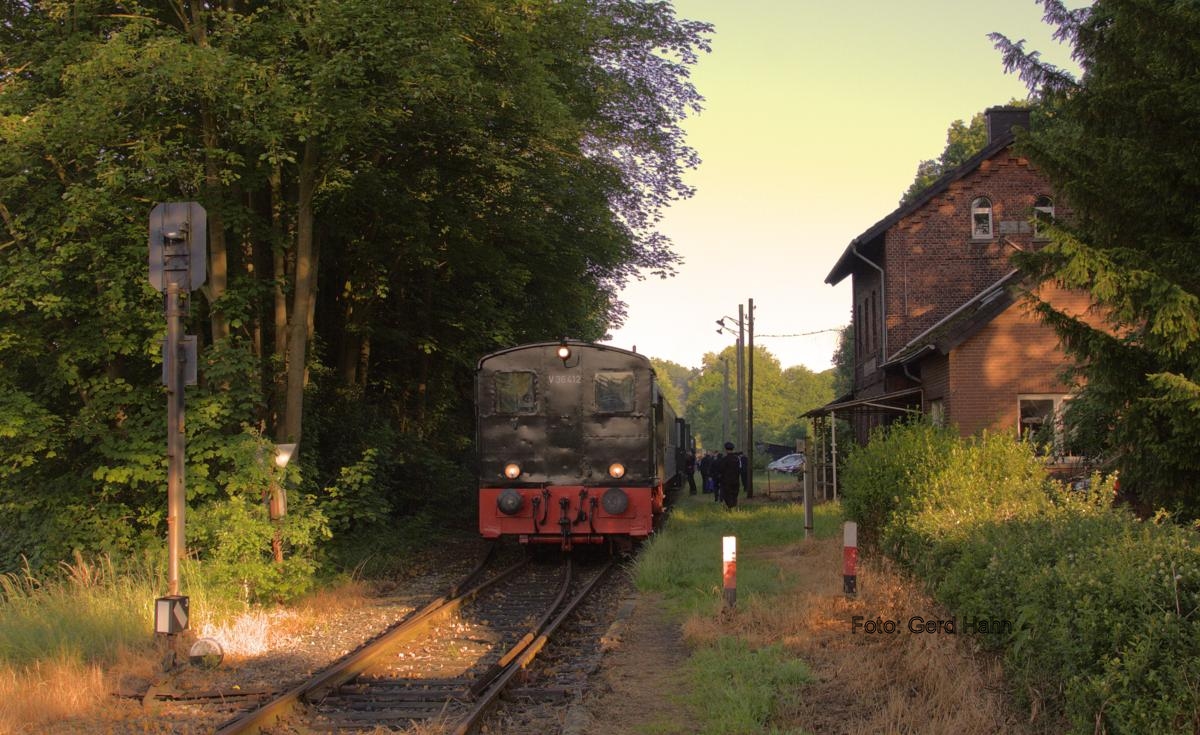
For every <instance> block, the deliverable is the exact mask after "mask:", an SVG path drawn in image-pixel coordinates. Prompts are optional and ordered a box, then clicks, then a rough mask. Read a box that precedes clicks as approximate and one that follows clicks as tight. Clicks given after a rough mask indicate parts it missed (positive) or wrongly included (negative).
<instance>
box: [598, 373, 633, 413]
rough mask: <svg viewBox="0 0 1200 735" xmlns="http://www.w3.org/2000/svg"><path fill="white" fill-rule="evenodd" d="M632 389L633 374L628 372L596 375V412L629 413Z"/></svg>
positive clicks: (631, 403)
mask: <svg viewBox="0 0 1200 735" xmlns="http://www.w3.org/2000/svg"><path fill="white" fill-rule="evenodd" d="M633 388H634V382H633V373H632V372H629V371H628V370H620V371H617V370H611V371H603V372H598V373H596V412H597V413H631V412H632V411H633V408H634V406H633V394H634V391H633Z"/></svg>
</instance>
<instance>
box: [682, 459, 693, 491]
mask: <svg viewBox="0 0 1200 735" xmlns="http://www.w3.org/2000/svg"><path fill="white" fill-rule="evenodd" d="M683 474H685V475H687V483H688V495H695V494H696V453H695V452H688V453H687V459H686V460H684V464H683Z"/></svg>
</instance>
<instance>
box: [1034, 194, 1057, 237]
mask: <svg viewBox="0 0 1200 735" xmlns="http://www.w3.org/2000/svg"><path fill="white" fill-rule="evenodd" d="M1053 219H1054V200H1053V199H1051V198H1050V197H1047V196H1040V197H1038V198H1037V201H1035V202H1034V203H1033V237H1034V239H1037V240H1045V239H1046V226H1047V225H1049V224H1050V222H1051V221H1052V220H1053Z"/></svg>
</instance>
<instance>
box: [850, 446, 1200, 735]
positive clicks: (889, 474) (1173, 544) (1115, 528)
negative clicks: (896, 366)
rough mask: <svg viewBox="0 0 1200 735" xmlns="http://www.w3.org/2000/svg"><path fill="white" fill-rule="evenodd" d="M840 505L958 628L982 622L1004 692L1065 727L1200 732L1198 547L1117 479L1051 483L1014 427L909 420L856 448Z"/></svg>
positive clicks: (1082, 730) (1190, 536) (1080, 730)
mask: <svg viewBox="0 0 1200 735" xmlns="http://www.w3.org/2000/svg"><path fill="white" fill-rule="evenodd" d="M842 477H843V481H844V483H845V484H844V487H843V497H844V503H845V507H846V509H847V513H848V515H849V516H850V517H851V518H853V519H854V520H856V521H858V522H859V523H861V524H863V525H864V527H865V530H866V532H867V534H866V535H867V537H868V538H873V539H875V540H876V542H877V543H878V544H879V546H880V547H881V548H882V549H883V550H885V551H886V552H887V553H889V554H890V555H892V556H894V557H895V558H897V559H898V560H900V561H901V562H902V563H904V564H905V565H906V566H907V567H908V568H909V569H911V570H912V571H914V572H915V573H916V574H917V575H918V576H919V577H921V578H922V579H923V580H924V581H925V582H926V584H928V585H929V587H930V589H931V590H932V591H933V592H934V594H935V596H936V597H937V598H938V600H939V601H940V602H942V603H944V604H945V605H947V606H948V607H949V608H950V609H951V610H952V611H953V612H954V614H955V616H956V617H957V618H959V619H960V620H961V621H962V623H961V625H962V626H963V627H964V628H968V629H969V628H971V627H972V626H968V625H967V623H968V621H1007V622H1008V623H1009V624H1010V625H1009V627H1007V628H1006V627H1004V626H994V625H989V626H988V632H986V633H984V634H981V636H980V640H981V642H983V643H984V644H985V645H989V646H993V647H997V648H1002V649H1003V651H1004V660H1005V667H1006V671H1007V673H1008V677H1009V681H1010V683H1011V685H1012V688H1013V691H1014V692H1015V693H1016V695H1017V696H1018V698H1020V699H1022V700H1024V701H1025V703H1026V704H1028V705H1030V706H1031V707H1032V708H1033V709H1034V710H1035V711H1041V712H1043V713H1044V716H1043V721H1047V720H1048V721H1049V722H1050V724H1049V726H1050V727H1055V726H1056V724H1055V723H1057V722H1058V721H1061V720H1064V719H1065V720H1066V721H1067V722H1069V723H1070V726H1071V728H1072V731H1073V732H1078V733H1091V732H1097V731H1102V732H1109V733H1146V732H1179V733H1185V732H1200V547H1198V546H1197V544H1196V538H1195V532H1194V531H1192V530H1188V529H1184V528H1181V527H1179V526H1176V525H1174V524H1172V523H1170V522H1169V521H1167V520H1166V519H1159V520H1160V521H1163V522H1159V523H1152V522H1143V521H1139V520H1138V519H1137V518H1135V517H1134V516H1133V515H1132V514H1130V513H1129V512H1128V511H1126V510H1123V509H1117V508H1113V506H1112V499H1113V497H1114V496H1115V489H1114V487H1113V483H1112V482H1111V481H1105V480H1102V479H1101V478H1100V477H1098V476H1093V477H1092V478H1091V480H1090V482H1089V483H1088V484H1087V488H1086V489H1085V490H1083V491H1077V490H1073V489H1070V488H1068V487H1066V486H1063V485H1061V484H1059V483H1056V482H1053V481H1052V480H1050V479H1049V478H1048V476H1047V474H1046V472H1045V471H1044V469H1043V467H1042V465H1041V460H1040V459H1039V458H1038V457H1037V456H1036V454H1035V452H1034V450H1033V448H1032V446H1030V445H1029V444H1027V443H1023V442H1020V441H1018V440H1017V439H1016V438H1014V437H1007V436H1002V435H984V436H982V437H978V438H973V439H959V438H957V437H955V436H953V435H952V434H950V433H948V432H946V431H945V430H942V429H936V428H934V427H931V426H927V425H922V424H905V425H899V426H896V427H893V428H891V429H890V430H888V431H886V432H882V433H878V434H876V435H875V436H874V438H873V441H872V443H871V444H870V445H869V446H867V447H865V448H862V449H858V450H856V451H854V452H853V453H852V454H851V455H850V457H849V458H848V459H847V462H846V469H845V471H844V472H843V475H842Z"/></svg>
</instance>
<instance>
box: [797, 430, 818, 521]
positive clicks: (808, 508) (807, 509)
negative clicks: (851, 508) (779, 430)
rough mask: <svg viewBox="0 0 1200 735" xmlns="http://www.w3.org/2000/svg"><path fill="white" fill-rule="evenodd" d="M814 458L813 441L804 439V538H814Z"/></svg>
mask: <svg viewBox="0 0 1200 735" xmlns="http://www.w3.org/2000/svg"><path fill="white" fill-rule="evenodd" d="M810 457H812V440H811V439H809V438H808V437H807V436H806V437H804V471H803V473H802V474H801V475H800V482H801V485H803V487H804V538H810V537H812V536H813V480H814V474H815V473H814V472H813V471H812V466H811V464H810V462H811V460H810Z"/></svg>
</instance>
